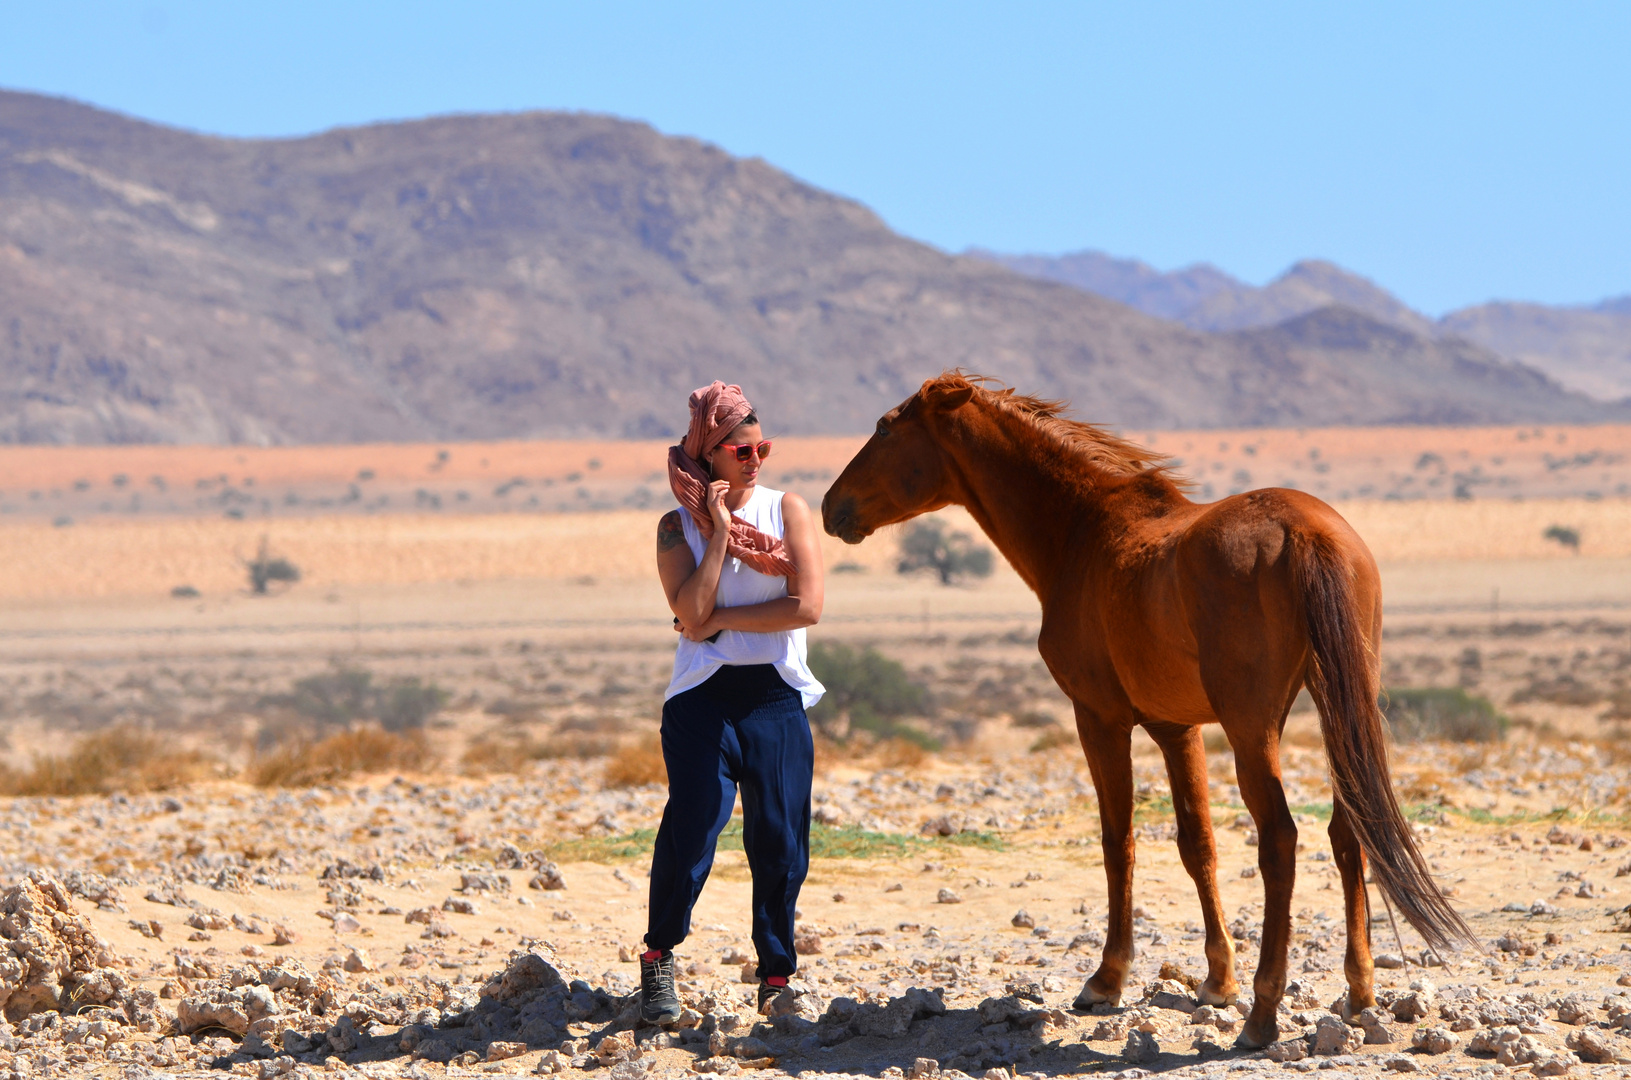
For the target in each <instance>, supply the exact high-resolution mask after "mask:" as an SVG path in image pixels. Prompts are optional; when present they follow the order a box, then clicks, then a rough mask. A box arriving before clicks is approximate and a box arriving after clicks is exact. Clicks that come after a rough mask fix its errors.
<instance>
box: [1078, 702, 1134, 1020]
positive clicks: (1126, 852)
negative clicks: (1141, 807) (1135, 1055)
mask: <svg viewBox="0 0 1631 1080" xmlns="http://www.w3.org/2000/svg"><path fill="white" fill-rule="evenodd" d="M1076 732H1077V734H1078V735H1079V736H1080V737H1081V740H1082V750H1083V752H1084V753H1085V754H1086V755H1087V768H1088V771H1089V772H1091V773H1092V774H1093V789H1094V791H1095V792H1096V793H1097V794H1098V798H1099V830H1100V832H1101V833H1102V839H1103V844H1104V876H1105V880H1106V884H1107V886H1108V889H1109V894H1110V923H1109V926H1107V927H1106V928H1105V935H1104V957H1103V959H1102V960H1101V961H1100V963H1099V970H1097V971H1095V972H1094V973H1093V974H1092V975H1090V976H1088V979H1087V982H1085V983H1083V984H1082V992H1081V993H1080V994H1077V995H1076V1008H1078V1009H1090V1008H1092V1007H1093V1006H1094V1005H1098V1004H1100V1003H1105V1002H1107V1003H1109V1004H1111V1005H1117V1004H1120V1002H1121V987H1122V984H1123V983H1124V982H1126V980H1127V971H1128V969H1129V968H1131V967H1132V963H1133V752H1132V738H1131V736H1132V728H1131V727H1130V726H1125V725H1120V724H1114V725H1112V724H1106V723H1103V722H1102V721H1100V720H1099V719H1098V718H1096V717H1095V716H1093V715H1092V714H1090V713H1088V712H1087V711H1086V710H1085V709H1083V707H1082V706H1081V705H1079V704H1078V705H1077V706H1076Z"/></svg>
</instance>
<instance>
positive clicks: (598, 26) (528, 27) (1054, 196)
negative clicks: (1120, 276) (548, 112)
mask: <svg viewBox="0 0 1631 1080" xmlns="http://www.w3.org/2000/svg"><path fill="white" fill-rule="evenodd" d="M0 17H3V19H4V22H3V23H0V25H3V26H4V27H5V32H4V34H3V35H0V86H5V87H7V88H10V89H22V90H36V91H42V92H46V93H52V94H62V95H66V96H69V97H74V98H78V99H80V100H83V101H87V102H91V103H93V104H97V105H102V106H106V107H110V108H114V109H118V110H120V111H122V112H126V113H130V114H132V115H136V116H140V117H144V118H148V119H152V120H157V121H161V122H164V123H169V124H175V125H179V126H183V127H188V128H193V129H197V130H201V131H207V132H213V133H219V134H228V135H243V136H264V135H279V136H282V135H298V134H303V133H308V132H312V131H317V130H321V129H323V128H328V127H333V126H336V125H348V124H361V123H367V122H370V121H375V120H383V119H393V118H405V117H416V116H423V115H427V114H431V113H445V112H464V111H485V110H516V109H534V108H545V109H573V110H587V111H593V112H605V113H612V114H616V115H619V116H625V117H631V118H636V119H640V120H645V121H648V122H650V123H651V124H653V125H655V126H656V127H657V128H658V129H659V130H662V131H664V132H669V133H674V134H686V135H695V136H699V137H701V138H704V139H707V140H709V141H711V142H714V143H717V144H719V145H720V146H723V147H724V148H725V149H727V150H729V151H731V152H733V153H737V154H744V155H757V156H760V157H763V158H765V159H767V160H769V161H770V162H772V163H773V164H775V165H778V166H780V167H782V168H784V169H787V170H788V171H790V172H792V173H794V174H796V175H798V176H800V177H802V178H803V179H805V180H808V181H810V182H812V183H814V184H817V185H820V186H821V187H824V188H828V189H830V190H833V191H836V192H840V193H842V194H845V195H849V196H852V197H854V198H856V199H859V200H861V201H862V202H864V203H866V204H868V205H869V206H871V207H872V208H873V209H875V210H876V211H877V212H878V213H879V214H881V215H882V216H883V217H884V219H885V220H887V221H888V222H889V223H890V224H891V225H892V226H893V227H895V228H896V229H898V230H900V231H901V232H903V233H906V234H907V235H910V236H913V237H917V238H919V239H922V240H925V241H927V242H929V243H932V244H935V245H937V246H939V247H942V248H945V249H947V250H952V251H957V250H961V249H962V248H964V247H965V246H968V245H982V246H985V247H991V248H996V249H999V250H1005V251H1037V252H1063V251H1069V250H1075V249H1079V248H1097V249H1100V250H1105V251H1109V252H1111V253H1113V254H1118V255H1130V256H1136V257H1138V258H1142V259H1144V260H1146V261H1148V262H1150V263H1153V264H1154V265H1156V266H1158V267H1161V268H1163V269H1170V268H1173V267H1177V266H1181V265H1185V264H1187V263H1191V262H1197V261H1207V262H1212V263H1214V264H1216V265H1217V266H1219V267H1221V268H1223V269H1224V270H1227V271H1229V272H1231V273H1233V274H1236V275H1238V276H1240V277H1243V278H1245V279H1246V280H1248V281H1254V282H1263V281H1266V280H1268V279H1269V278H1271V277H1272V276H1274V275H1275V274H1277V273H1279V272H1280V271H1281V270H1283V269H1284V268H1285V267H1286V266H1287V265H1289V264H1290V263H1291V262H1293V261H1294V260H1296V259H1299V258H1303V257H1309V256H1317V257H1322V258H1329V259H1332V260H1334V261H1336V262H1339V263H1341V264H1343V265H1345V266H1347V267H1349V268H1351V269H1354V270H1357V271H1359V272H1360V273H1363V274H1365V275H1367V276H1369V277H1371V278H1373V279H1375V280H1376V281H1378V282H1379V283H1380V284H1382V285H1384V286H1385V287H1387V288H1389V289H1392V290H1393V291H1394V292H1396V293H1397V294H1399V295H1400V296H1401V297H1402V298H1403V299H1404V300H1405V301H1406V302H1408V303H1411V304H1413V305H1415V306H1417V307H1419V308H1421V309H1423V310H1425V311H1427V312H1429V313H1431V314H1439V313H1442V312H1443V311H1446V310H1449V309H1451V308H1454V307H1458V306H1461V305H1465V304H1471V303H1479V302H1482V301H1485V300H1489V299H1495V298H1503V299H1529V300H1538V301H1543V302H1547V303H1586V302H1591V301H1594V300H1597V299H1600V298H1602V297H1605V296H1611V295H1621V294H1626V293H1631V199H1628V198H1627V196H1628V194H1631V183H1628V178H1631V63H1627V61H1626V57H1628V56H1631V4H1624V3H1619V4H1593V3H1569V4H1541V3H1532V4H1510V3H1499V2H1485V3H1477V4H1472V3H1467V4H1460V3H1434V4H1423V3H1420V2H1419V0H1418V2H1415V3H1393V2H1384V0H1370V2H1366V3H1327V4H1308V3H1298V4H1215V3H1209V4H1202V3H1159V2H1149V3H1142V4H1125V3H1123V4H1114V5H1111V4H1094V3H1024V2H1016V0H1009V2H1004V3H1000V4H999V3H989V4H964V3H953V2H940V3H912V2H891V0H871V2H869V3H848V2H829V3H823V4H819V5H816V4H810V5H802V4H792V3H780V4H778V3H757V4H748V3H688V4H680V3H633V2H629V3H619V2H609V0H600V2H594V3H588V2H585V3H581V4H570V5H569V4H555V3H537V2H535V3H464V4H431V3H414V2H404V0H397V2H394V3H389V4H387V3H373V2H340V3H336V2H335V0H328V2H326V3H320V4H319V3H311V2H308V0H282V2H280V3H278V4H262V3H252V2H246V0H239V2H237V3H232V4H224V3H219V2H217V3H208V4H204V3H181V2H175V0H160V2H157V3H147V2H140V3H82V2H73V0H56V2H53V3H49V4H46V3H40V2H38V0H35V2H33V3H29V4H16V3H11V2H9V0H0Z"/></svg>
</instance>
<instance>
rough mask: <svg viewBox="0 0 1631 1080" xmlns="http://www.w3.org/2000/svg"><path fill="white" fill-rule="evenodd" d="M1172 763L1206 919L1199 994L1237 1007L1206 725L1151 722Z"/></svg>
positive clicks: (1185, 852)
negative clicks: (1221, 887)
mask: <svg viewBox="0 0 1631 1080" xmlns="http://www.w3.org/2000/svg"><path fill="white" fill-rule="evenodd" d="M1144 730H1146V731H1148V732H1149V733H1150V737H1151V738H1153V739H1154V740H1155V743H1156V745H1157V746H1159V747H1160V748H1161V755H1162V757H1164V758H1165V759H1166V762H1167V780H1168V782H1169V783H1170V784H1171V786H1172V810H1173V815H1174V816H1175V817H1176V818H1177V819H1178V855H1179V857H1180V858H1182V859H1183V861H1184V869H1185V870H1187V871H1189V876H1190V877H1191V878H1193V879H1194V881H1195V891H1196V892H1197V893H1198V894H1199V895H1200V900H1201V918H1202V919H1203V920H1204V921H1205V923H1206V981H1205V982H1204V983H1202V984H1201V987H1200V989H1199V991H1197V993H1196V997H1198V998H1199V1000H1200V1003H1201V1004H1202V1005H1233V1004H1234V1003H1235V999H1236V998H1238V997H1239V996H1240V984H1239V983H1237V982H1236V981H1235V948H1234V943H1233V942H1231V941H1230V940H1229V931H1228V928H1227V927H1226V926H1224V922H1223V901H1222V900H1221V899H1219V897H1218V851H1217V843H1216V840H1215V839H1214V838H1213V835H1212V810H1211V803H1210V800H1209V799H1208V798H1207V785H1206V748H1205V746H1203V745H1202V743H1201V729H1200V728H1198V727H1193V726H1191V725H1188V724H1166V723H1147V724H1145V725H1144Z"/></svg>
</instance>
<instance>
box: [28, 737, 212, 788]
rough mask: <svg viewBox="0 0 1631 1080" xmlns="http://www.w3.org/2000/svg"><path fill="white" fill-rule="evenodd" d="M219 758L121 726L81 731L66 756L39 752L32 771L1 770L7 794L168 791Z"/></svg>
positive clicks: (205, 770)
mask: <svg viewBox="0 0 1631 1080" xmlns="http://www.w3.org/2000/svg"><path fill="white" fill-rule="evenodd" d="M214 770H215V763H214V762H212V761H211V760H210V759H209V758H207V757H205V756H204V755H203V754H201V753H199V752H198V751H196V750H177V749H176V747H175V746H174V745H173V743H171V742H170V741H169V740H165V739H160V738H159V737H158V736H156V735H151V734H149V733H147V732H145V731H137V730H136V729H134V728H129V727H124V726H122V725H121V726H118V727H110V728H108V729H107V730H105V731H98V732H95V733H94V734H90V735H84V736H81V737H80V738H79V739H78V740H76V741H75V742H74V746H73V749H71V750H69V751H68V753H67V754H65V755H64V756H62V757H47V756H45V755H41V754H36V755H35V757H34V761H33V764H32V765H31V766H30V767H29V768H28V769H27V770H22V771H19V770H16V769H6V770H5V771H4V772H3V773H0V791H3V792H4V793H5V794H8V795H106V794H109V793H110V792H115V791H122V792H129V793H134V792H142V791H169V790H170V789H172V788H177V787H182V786H185V785H187V784H190V783H193V782H194V781H196V780H202V779H204V778H206V777H208V776H209V775H211V773H212V772H213V771H214Z"/></svg>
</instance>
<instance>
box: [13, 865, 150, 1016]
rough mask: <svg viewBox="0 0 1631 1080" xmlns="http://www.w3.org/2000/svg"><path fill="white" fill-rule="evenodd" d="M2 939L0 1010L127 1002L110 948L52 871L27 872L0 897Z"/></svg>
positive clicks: (126, 986) (25, 1011) (26, 1011)
mask: <svg viewBox="0 0 1631 1080" xmlns="http://www.w3.org/2000/svg"><path fill="white" fill-rule="evenodd" d="M153 936H154V937H157V936H158V935H157V933H156V932H155V934H154V935H153ZM0 939H3V942H4V945H3V947H0V1010H3V1011H4V1013H5V1015H6V1016H8V1017H21V1016H28V1015H30V1014H32V1013H38V1012H41V1011H54V1010H58V1009H62V1008H65V1007H68V1006H70V1005H73V1006H77V1007H80V1008H83V1007H85V1006H86V1005H107V1006H109V1007H111V1008H114V1009H119V1008H120V1007H121V1006H123V1005H124V1004H126V1002H127V999H128V997H129V994H128V991H129V984H128V983H127V981H126V979H125V976H124V975H123V974H122V973H121V972H120V971H118V970H115V969H114V967H113V965H114V964H116V963H117V962H118V959H117V957H115V955H114V953H113V949H112V948H111V947H110V946H109V945H108V944H107V943H106V942H104V941H102V940H101V939H100V938H98V937H97V936H96V935H95V934H94V933H93V932H92V930H91V927H90V924H88V923H87V922H85V920H84V919H83V918H81V917H80V915H79V913H78V912H77V911H76V910H75V909H74V903H73V898H72V896H71V895H70V894H69V892H68V890H67V889H66V888H64V887H63V885H62V884H61V883H60V882H59V881H57V879H56V878H54V877H52V876H51V875H50V874H48V873H46V872H44V871H41V870H31V871H29V874H28V876H27V877H25V878H24V879H23V880H22V881H21V882H20V883H18V884H16V885H13V886H12V887H11V888H9V889H7V890H6V891H5V894H4V895H3V896H0Z"/></svg>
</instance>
